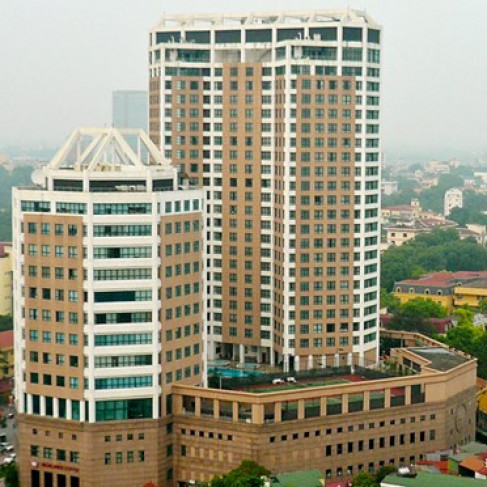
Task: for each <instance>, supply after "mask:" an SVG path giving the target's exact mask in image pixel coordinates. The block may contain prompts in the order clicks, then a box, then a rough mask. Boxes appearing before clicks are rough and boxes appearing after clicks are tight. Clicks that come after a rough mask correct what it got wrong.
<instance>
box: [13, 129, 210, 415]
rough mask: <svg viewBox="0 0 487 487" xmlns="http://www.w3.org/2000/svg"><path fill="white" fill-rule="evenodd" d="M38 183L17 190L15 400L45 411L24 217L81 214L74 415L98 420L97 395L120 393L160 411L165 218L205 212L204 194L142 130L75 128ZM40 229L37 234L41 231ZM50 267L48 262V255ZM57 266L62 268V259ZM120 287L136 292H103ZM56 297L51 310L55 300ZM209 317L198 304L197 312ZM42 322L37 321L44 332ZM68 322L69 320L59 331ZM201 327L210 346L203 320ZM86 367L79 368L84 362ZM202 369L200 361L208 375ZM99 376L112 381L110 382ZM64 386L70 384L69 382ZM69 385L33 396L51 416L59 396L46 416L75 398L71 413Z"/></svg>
mask: <svg viewBox="0 0 487 487" xmlns="http://www.w3.org/2000/svg"><path fill="white" fill-rule="evenodd" d="M125 136H130V137H132V140H137V141H138V144H137V145H138V153H135V152H133V151H132V150H131V149H130V147H129V146H128V144H127V143H126V142H125ZM33 181H34V183H35V184H34V185H33V186H32V187H29V188H15V189H14V190H13V236H14V240H13V252H14V254H13V255H14V292H13V294H14V315H15V327H14V334H15V388H16V390H15V397H16V400H17V403H18V411H19V412H20V413H29V414H32V413H34V414H39V411H34V410H33V409H34V406H33V394H32V393H31V392H30V390H29V383H28V381H29V377H28V374H27V373H26V370H27V368H28V364H27V362H28V361H29V360H30V359H31V357H30V352H29V347H30V340H31V338H32V337H31V336H30V335H29V333H28V330H29V329H30V328H31V327H32V326H34V325H33V322H32V321H30V312H29V310H26V295H27V294H28V292H27V291H26V280H27V279H29V277H28V273H30V269H26V265H25V262H26V259H27V258H28V257H27V253H28V252H29V251H30V250H29V249H27V246H26V245H25V239H26V235H27V232H28V231H29V230H28V229H27V228H26V225H25V224H24V221H25V219H26V218H40V221H42V220H43V219H44V220H45V221H54V220H48V219H49V218H50V217H54V218H57V217H60V216H61V217H63V218H65V221H66V222H69V219H70V217H71V216H72V217H73V218H81V219H82V224H83V230H82V232H83V234H82V246H83V255H81V256H78V258H81V259H82V261H83V264H82V265H83V269H84V276H83V275H81V276H80V275H78V276H77V278H76V279H75V280H76V281H78V279H81V280H82V281H83V284H82V285H83V292H84V299H83V296H79V297H78V296H77V299H79V300H82V301H83V302H84V304H83V306H82V312H83V313H82V316H80V317H79V319H80V320H81V321H80V323H81V325H82V335H81V339H84V352H83V353H84V361H85V367H84V369H83V378H84V382H85V384H84V385H83V383H81V384H80V383H78V382H76V385H77V388H83V387H84V393H83V400H81V401H79V402H80V409H79V417H77V418H76V419H79V420H81V421H84V420H88V421H90V422H94V421H95V420H96V417H97V411H96V404H97V402H98V401H109V400H110V401H112V400H120V399H123V400H131V399H134V400H139V399H147V400H149V399H150V400H151V402H152V406H151V408H150V409H151V411H152V413H151V417H152V418H158V417H160V406H159V403H160V400H161V383H160V376H161V374H163V373H164V366H163V365H161V359H160V357H161V353H162V350H163V345H162V340H161V334H162V331H161V330H163V328H164V326H163V325H162V328H161V317H160V309H161V298H160V290H161V277H160V268H161V252H160V249H161V247H162V246H163V243H164V242H163V240H162V238H161V233H160V227H161V221H163V219H164V217H165V216H167V215H171V214H173V213H175V212H177V213H178V214H181V215H183V214H185V213H188V214H189V213H192V214H194V213H195V212H196V213H198V214H199V215H201V210H202V208H203V193H202V192H201V191H199V190H178V186H177V184H178V182H177V173H176V170H175V169H174V168H172V167H171V166H170V165H169V164H168V163H167V162H166V161H165V160H163V159H162V157H161V155H160V153H159V152H158V151H157V149H156V148H155V146H154V145H153V144H152V143H151V142H150V140H149V139H148V137H147V136H146V135H145V134H143V133H141V132H140V131H138V130H128V131H122V130H121V131H119V130H115V129H78V130H77V131H75V132H74V134H73V135H72V136H71V137H70V139H69V140H68V142H67V143H66V145H65V146H64V147H63V148H62V149H61V150H60V151H59V152H58V154H57V156H56V157H55V158H54V159H53V161H52V162H51V164H50V165H49V166H47V167H45V168H43V169H42V170H41V171H38V172H36V173H35V174H34V175H33ZM39 202H41V205H40V206H39V205H38V203H39ZM34 204H35V205H36V206H35V207H34V206H33V205H34ZM70 214H71V215H70ZM56 221H57V220H56ZM42 225H44V224H42ZM45 225H48V224H45ZM51 226H53V225H51ZM65 226H67V225H65ZM46 228H47V227H46ZM36 231H38V232H39V233H40V229H39V230H37V229H36ZM78 231H79V230H78ZM49 232H51V234H52V233H54V229H53V228H52V229H51V228H49ZM114 232H115V233H119V234H120V235H118V236H117V235H115V234H114ZM29 247H30V246H29ZM43 247H44V246H43ZM59 247H61V246H59ZM56 248H57V247H56ZM56 252H57V250H56ZM44 265H49V263H47V261H46V264H44ZM57 265H59V266H61V265H62V261H61V260H60V263H58V264H57ZM59 268H61V267H59ZM200 272H201V271H200ZM36 273H37V271H36ZM66 279H67V277H66ZM30 285H31V286H32V284H30ZM43 285H44V286H47V285H49V284H43ZM53 293H54V291H53ZM117 293H119V294H120V295H123V296H128V295H129V294H130V296H131V297H132V295H134V296H135V299H125V297H124V298H117V299H110V298H108V299H107V298H106V297H105V296H111V295H116V294H117ZM124 293H125V294H124ZM53 299H54V297H53ZM56 299H57V298H56ZM51 303H52V302H50V303H47V304H46V305H45V307H47V306H54V305H53V304H51ZM56 306H57V308H55V309H59V310H60V311H59V312H60V313H61V312H62V313H63V315H64V314H66V316H67V314H68V312H67V311H66V312H65V313H64V309H65V308H64V306H65V304H64V303H57V305H56ZM53 313H54V312H53ZM122 315H124V316H129V315H130V319H129V320H127V321H126V320H123V321H122V320H120V319H119V318H117V317H120V316H122ZM46 317H47V315H46ZM49 317H50V315H49ZM144 317H145V318H144ZM203 317H204V313H203V310H202V312H201V316H199V319H201V320H202V319H203ZM42 318H43V319H44V311H43V317H42ZM50 320H51V317H50ZM52 321H54V318H52ZM56 321H57V318H56ZM66 321H67V317H66ZM42 325H43V324H42V323H39V326H40V327H41V329H42ZM35 326H37V325H35ZM69 326H70V325H68V324H67V323H66V324H65V325H63V326H62V327H61V326H60V327H59V330H60V331H61V330H63V328H65V327H69ZM73 329H74V328H73ZM63 331H64V330H63ZM201 333H202V339H201V348H202V350H204V344H203V341H204V335H205V326H204V325H203V324H202V325H201ZM56 335H57V334H56ZM83 337H84V338H83ZM43 340H44V338H43ZM57 340H58V339H57V338H56V343H59V342H58V341H57ZM63 340H64V338H63ZM50 347H51V344H50V343H49V345H47V344H46V352H47V351H50ZM65 348H66V357H67V354H69V353H70V352H69V350H70V349H69V346H68V343H67V341H66V347H65ZM58 351H59V350H58ZM35 353H37V352H35ZM63 360H64V359H63ZM66 360H67V358H66ZM106 361H108V363H105V362H106ZM81 362H83V357H81ZM80 365H81V367H83V363H81V364H80ZM205 368H206V367H203V366H202V370H201V373H202V374H203V373H204V369H205ZM118 379H120V386H112V384H111V383H110V381H113V380H118ZM103 380H105V381H106V382H107V383H110V385H109V386H106V387H104V386H103V384H102V381H103ZM66 381H68V378H67V377H66ZM124 381H125V382H124ZM132 383H137V384H138V385H135V386H134V385H133V384H132ZM98 384H99V385H100V386H99V387H98ZM127 384H129V385H127ZM140 384H145V385H144V386H141V385H140ZM71 386H72V384H69V387H71ZM65 387H66V389H67V388H68V384H66V386H65ZM66 389H64V388H63V389H61V388H59V389H58V390H57V391H56V392H55V393H54V394H53V392H52V390H51V389H47V388H46V391H48V392H46V394H45V395H44V394H42V392H41V394H40V397H36V398H35V399H36V401H37V400H39V402H40V414H41V415H45V414H46V403H47V399H46V397H47V395H49V396H50V397H49V402H51V401H53V411H52V414H49V415H50V416H51V417H65V418H66V419H71V418H72V416H73V411H72V410H71V402H72V401H71V400H70V399H68V402H67V405H66V408H67V411H66V415H65V416H60V413H59V397H66V392H65V391H66ZM35 395H36V396H39V394H35ZM52 396H54V397H52ZM76 414H78V413H76ZM73 419H75V418H73ZM124 419H127V418H124ZM129 419H130V418H129Z"/></svg>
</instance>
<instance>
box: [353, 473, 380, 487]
mask: <svg viewBox="0 0 487 487" xmlns="http://www.w3.org/2000/svg"><path fill="white" fill-rule="evenodd" d="M352 486H353V487H379V484H378V483H377V479H376V477H375V476H374V475H372V474H370V473H368V472H360V473H359V474H357V475H355V477H354V478H353V480H352Z"/></svg>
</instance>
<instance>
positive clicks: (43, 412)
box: [39, 396, 46, 416]
mask: <svg viewBox="0 0 487 487" xmlns="http://www.w3.org/2000/svg"><path fill="white" fill-rule="evenodd" d="M39 399H40V401H39V402H40V403H41V416H45V415H46V398H45V396H40V397H39Z"/></svg>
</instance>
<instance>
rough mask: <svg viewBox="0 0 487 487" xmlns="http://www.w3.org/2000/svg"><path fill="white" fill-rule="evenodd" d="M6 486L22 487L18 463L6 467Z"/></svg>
mask: <svg viewBox="0 0 487 487" xmlns="http://www.w3.org/2000/svg"><path fill="white" fill-rule="evenodd" d="M4 474H5V486H6V487H20V480H19V469H18V467H17V464H16V463H10V464H9V465H7V466H5V467H4Z"/></svg>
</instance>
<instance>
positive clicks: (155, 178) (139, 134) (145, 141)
mask: <svg viewBox="0 0 487 487" xmlns="http://www.w3.org/2000/svg"><path fill="white" fill-rule="evenodd" d="M31 178H32V182H33V183H34V185H27V186H22V187H19V188H20V189H30V190H44V189H50V190H54V191H69V192H81V191H90V192H116V191H118V192H127V191H130V192H134V191H135V192H147V191H149V190H150V191H170V190H174V189H176V188H177V170H176V168H174V167H173V166H172V165H171V163H170V161H168V160H167V159H165V158H164V157H163V155H162V154H161V152H160V151H159V149H158V148H157V147H156V146H155V145H154V143H153V142H152V141H151V140H150V138H149V136H148V135H147V134H146V133H145V132H144V131H143V130H140V129H120V128H77V129H75V130H74V131H73V133H72V134H71V135H70V136H69V137H68V138H67V140H66V142H65V143H64V144H63V146H62V147H61V148H60V149H59V151H58V152H57V153H56V155H55V156H54V157H53V159H52V160H51V162H50V163H49V164H48V165H47V166H44V167H43V168H42V169H37V170H36V171H34V172H33V173H32V177H31ZM183 186H184V187H183ZM182 189H189V187H186V185H182Z"/></svg>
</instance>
